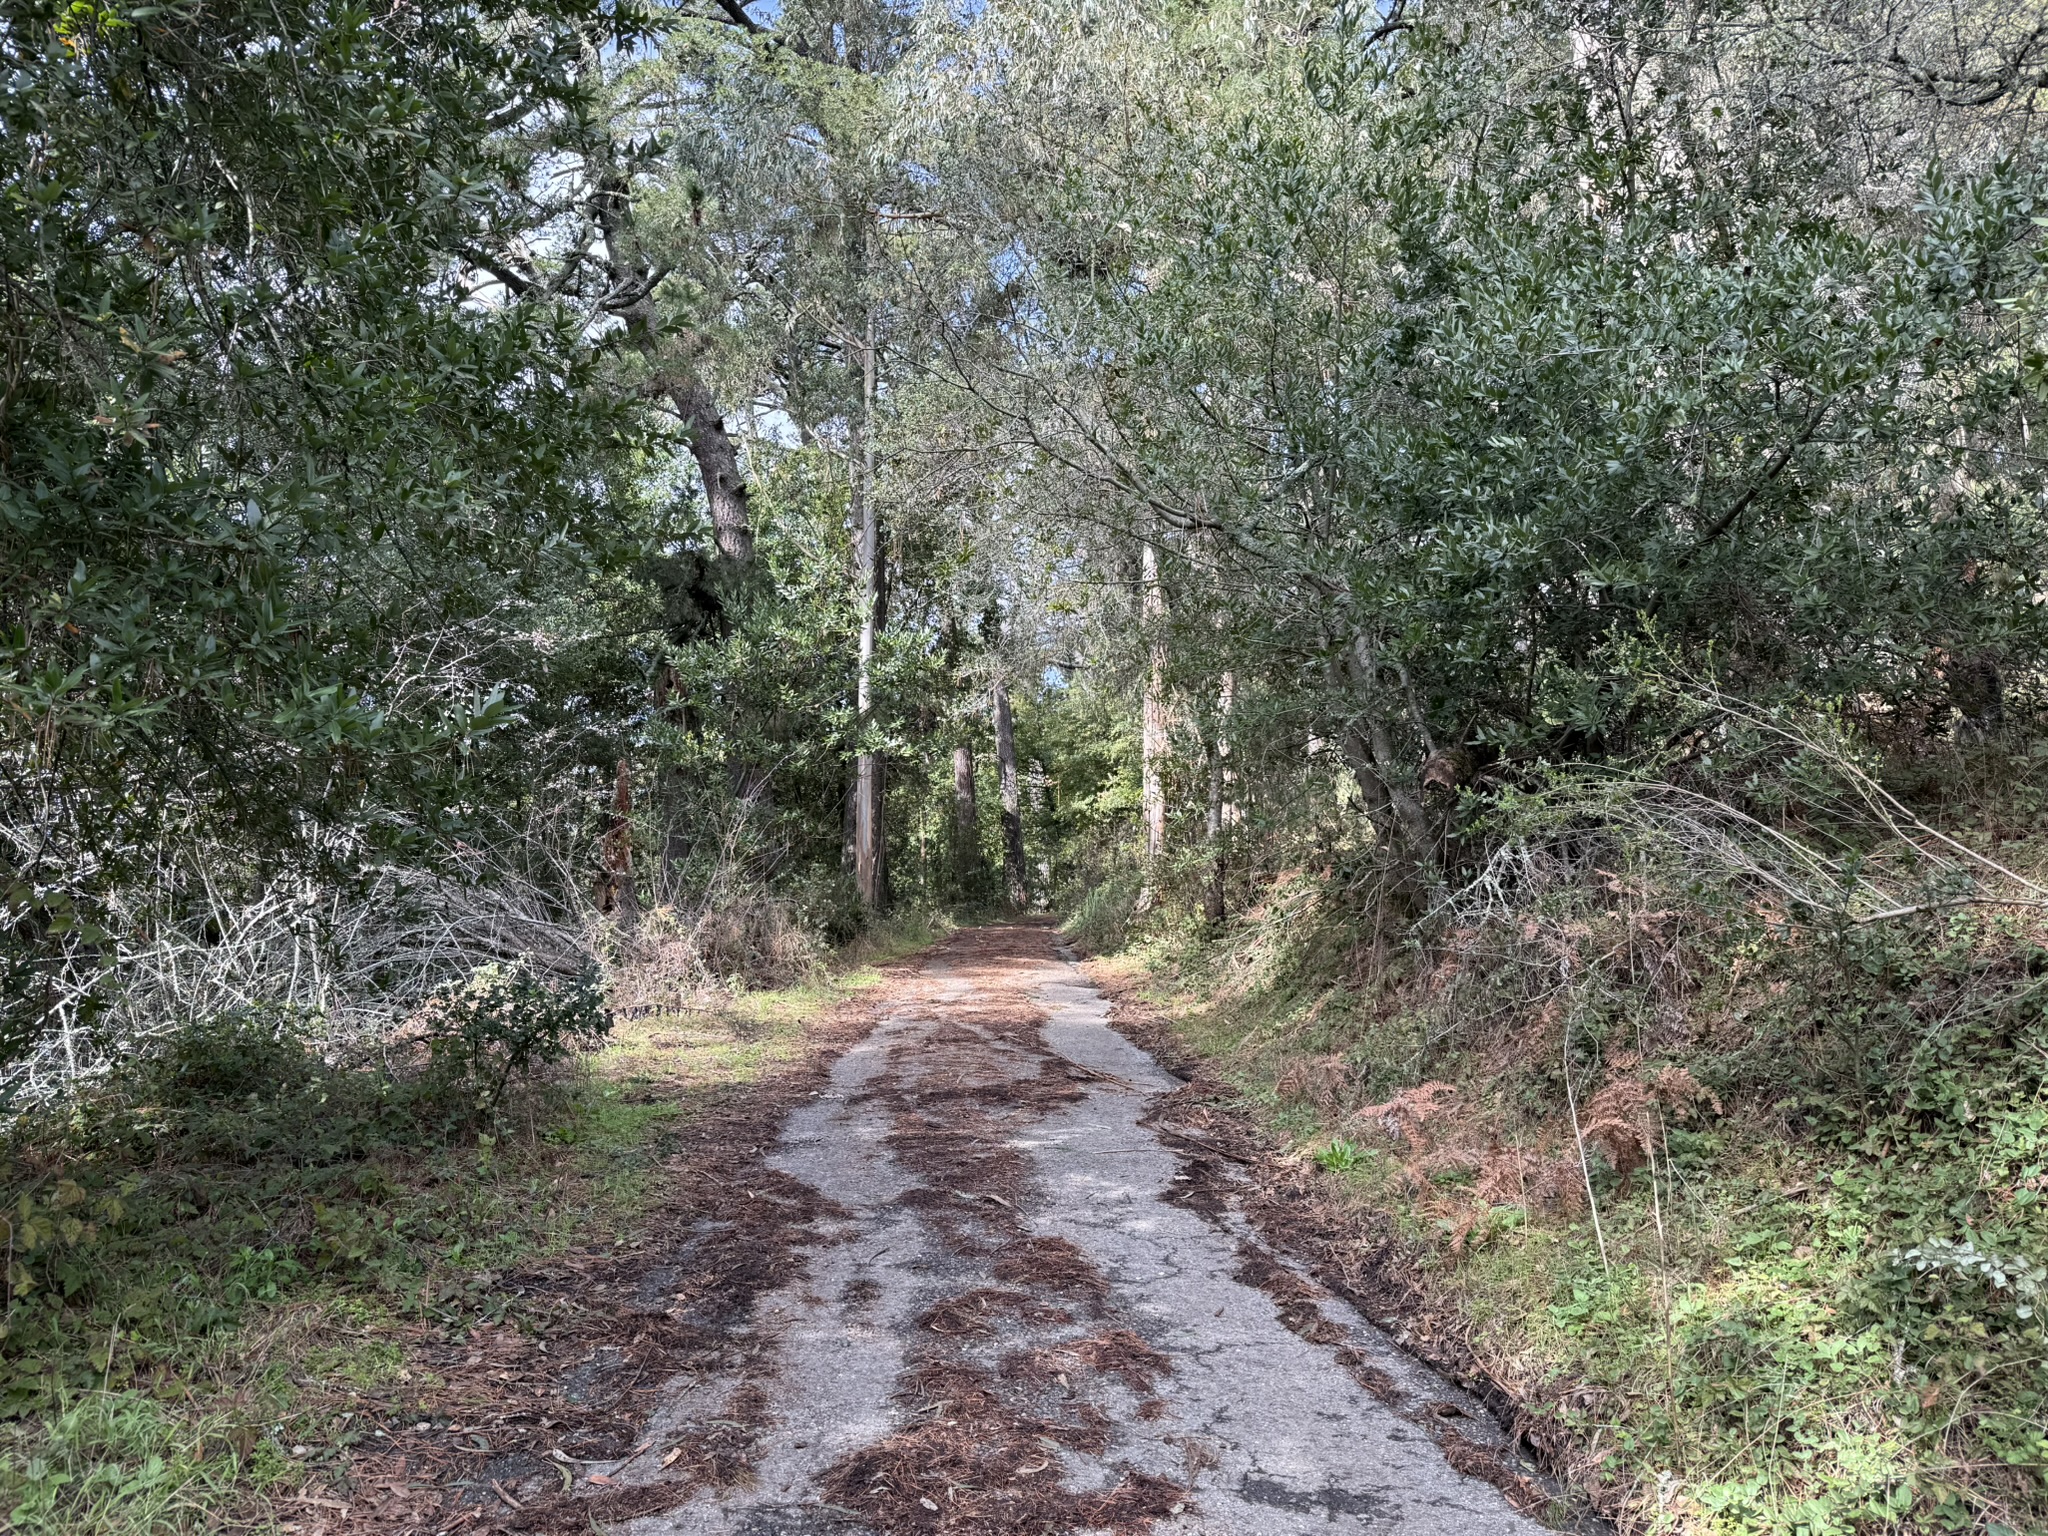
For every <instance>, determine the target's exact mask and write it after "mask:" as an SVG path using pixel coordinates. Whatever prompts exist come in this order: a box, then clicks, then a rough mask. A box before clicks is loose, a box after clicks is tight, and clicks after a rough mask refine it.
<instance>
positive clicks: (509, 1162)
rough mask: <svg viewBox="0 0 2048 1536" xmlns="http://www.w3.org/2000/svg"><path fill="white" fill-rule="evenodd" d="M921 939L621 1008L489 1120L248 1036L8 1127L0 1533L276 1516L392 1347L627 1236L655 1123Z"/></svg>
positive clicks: (652, 1151)
mask: <svg viewBox="0 0 2048 1536" xmlns="http://www.w3.org/2000/svg"><path fill="white" fill-rule="evenodd" d="M934 936H935V934H934V932H933V930H932V929H931V928H930V927H929V926H927V925H926V924H924V923H922V922H906V923H905V924H903V925H902V926H900V927H897V928H894V929H891V930H885V931H882V932H880V933H877V934H875V935H873V936H871V937H870V938H868V939H867V940H865V941H863V942H862V943H861V944H860V945H858V946H856V948H854V949H853V950H850V951H848V952H846V953H844V954H842V955H841V956H839V957H838V959H837V960H836V962H835V963H834V964H832V965H831V966H829V967H828V968H826V969H825V970H823V971H821V972H820V973H818V974H817V975H816V976H815V977H814V978H813V979H812V980H810V981H807V982H805V983H803V984H801V985H797V986H792V987H788V988H784V989H780V990H772V991H755V992H745V993H740V994H739V995H736V996H732V997H730V998H728V999H725V1000H722V1001H720V1002H719V1003H717V1004H716V1005H715V1006H710V1007H705V1006H698V1007H694V1008H691V1009H689V1010H687V1011H653V1012H646V1013H639V1014H637V1015H636V1016H634V1017H631V1018H626V1019H621V1020H619V1021H618V1022H617V1023H616V1024H615V1025H614V1027H613V1029H612V1031H611V1033H610V1036H609V1038H608V1039H606V1040H605V1041H604V1043H603V1044H602V1045H601V1047H600V1048H598V1049H596V1050H594V1051H592V1052H589V1053H587V1054H583V1055H581V1056H579V1057H577V1058H576V1059H575V1060H573V1061H572V1062H570V1063H568V1064H567V1065H566V1066H565V1067H563V1068H561V1069H558V1070H556V1071H554V1072H551V1073H547V1074H542V1075H540V1076H538V1077H537V1078H535V1079H534V1080H531V1081H526V1082H523V1083H518V1084H515V1085H514V1086H513V1088H512V1089H511V1090H510V1091H509V1092H508V1093H507V1094H506V1096H505V1098H504V1100H503V1103H502V1105H501V1106H500V1107H499V1108H497V1109H496V1110H495V1111H494V1112H493V1113H492V1114H491V1115H490V1116H489V1117H488V1120H487V1122H480V1121H478V1119H477V1118H476V1116H475V1114H474V1112H473V1109H474V1107H473V1104H472V1103H454V1104H451V1102H450V1096H449V1094H448V1093H447V1092H446V1091H436V1090H435V1086H434V1085H433V1084H431V1083H427V1082H422V1081H419V1080H412V1081H408V1080H406V1079H405V1078H404V1077H403V1076H402V1075H394V1074H392V1073H390V1072H388V1071H385V1070H380V1069H378V1068H375V1067H369V1066H365V1067H361V1068H358V1069H356V1070H352V1071H339V1070H334V1069H330V1068H327V1067H324V1066H323V1065H322V1064H321V1063H320V1061H319V1059H318V1058H317V1057H316V1056H314V1055H312V1054H311V1053H310V1052H309V1051H307V1050H306V1049H305V1048H304V1047H303V1046H301V1045H298V1044H296V1043H294V1042H293V1041H292V1040H291V1039H290V1038H289V1037H288V1036H287V1037H286V1038H285V1039H283V1040H282V1041H280V1040H278V1039H277V1038H275V1030H274V1028H264V1027H260V1026H257V1025H252V1024H246V1023H245V1024H243V1025H240V1026H222V1027H220V1028H218V1029H216V1030H213V1031H209V1032H203V1033H201V1034H198V1035H195V1036H193V1037H191V1038H189V1039H188V1040H187V1041H186V1042H185V1043H184V1044H183V1045H182V1046H181V1047H180V1048H179V1050H178V1051H177V1052H175V1053H174V1054H173V1055H171V1056H169V1057H168V1058H166V1059H164V1060H160V1061H155V1062H149V1063H142V1064H139V1065H138V1066H137V1067H136V1069H135V1070H134V1071H132V1072H130V1073H129V1074H127V1075H126V1076H124V1077H123V1078H122V1079H121V1080H120V1081H119V1082H117V1083H112V1084H108V1085H106V1086H105V1087H104V1088H103V1089H101V1090H100V1091H98V1092H96V1093H95V1094H94V1096H93V1097H92V1098H91V1099H89V1100H88V1101H86V1102H83V1103H81V1104H78V1105H75V1106H72V1107H70V1108H69V1109H68V1110H67V1111H66V1113H65V1114H64V1115H63V1116H61V1117H58V1118H50V1119H46V1120H42V1121H38V1122H31V1123H24V1124H21V1125H18V1126H16V1127H15V1128H14V1132H13V1135H12V1137H11V1139H10V1140H9V1141H8V1142H6V1143H5V1145H4V1156H5V1162H4V1163H0V1192H4V1197H5V1200H6V1206H5V1215H6V1217H7V1221H8V1241H9V1243H10V1250H9V1255H8V1258H9V1264H10V1284H9V1291H8V1296H7V1309H6V1321H5V1332H4V1334H0V1394H4V1395H0V1404H4V1410H5V1418H4V1419H0V1529H9V1528H11V1529H14V1530H18V1531H20V1532H22V1533H24V1536H58V1533H63V1536H141V1533H144V1532H148V1533H152V1536H157V1533H170V1532H179V1531H186V1530H194V1531H196V1530H202V1529H219V1528H221V1527H222V1526H223V1525H224V1526H226V1527H227V1528H231V1529H249V1530H258V1531H261V1530H269V1529H274V1528H275V1527H276V1525H277V1524H278V1522H279V1521H281V1520H286V1519H289V1518H290V1517H291V1514H292V1510H293V1506H292V1504H291V1500H292V1498H293V1497H294V1496H295V1495H296V1494H297V1492H298V1491H299V1490H300V1489H301V1488H304V1487H307V1486H308V1485H312V1486H316V1487H317V1486H318V1485H319V1483H320V1482H321V1481H322V1474H323V1472H324V1471H325V1470H326V1468H327V1467H329V1466H332V1465H334V1464H336V1463H338V1462H340V1461H341V1460H342V1459H344V1458H345V1457H346V1455H347V1453H348V1450H349V1447H350V1446H351V1445H352V1444H354V1443H355V1442H356V1440H358V1439H360V1438H361V1437H362V1436H364V1435H366V1434H369V1433H373V1430H372V1429H371V1428H370V1426H371V1425H372V1424H373V1423H374V1421H376V1420H377V1419H380V1418H385V1419H388V1418H390V1417H391V1416H393V1415H394V1414H397V1415H406V1414H409V1413H411V1412H412V1411H413V1410H414V1406H415V1405H416V1404H418V1403H420V1402H423V1401H425V1400H426V1399H427V1398H428V1397H429V1396H430V1395H431V1392H432V1390H433V1387H434V1385H435V1383H434V1382H433V1381H432V1379H431V1378H430V1377H427V1376H423V1375H422V1373H420V1372H418V1371H416V1370H414V1369H413V1368H412V1367H411V1366H409V1365H408V1363H407V1360H408V1344H409V1343H410V1342H413V1341H416V1340H421V1339H426V1338H429V1337H431V1336H433V1335H434V1334H435V1333H437V1332H446V1331H448V1330H449V1329H451V1328H460V1327H463V1326H465V1325H466V1324H467V1323H470V1322H474V1321H475V1320H477V1319H479V1318H490V1319H493V1320H506V1321H510V1322H512V1323H514V1324H518V1323H519V1322H520V1321H521V1318H520V1314H519V1304H518V1302H517V1301H516V1300H515V1299H514V1298H513V1297H512V1296H510V1295H508V1294H507V1292H506V1290H505V1289H504V1288H502V1287H501V1285H500V1281H501V1280H502V1279H503V1278H504V1277H505V1276H506V1275H508V1273H510V1272H513V1271H516V1270H518V1269H519V1268H521V1267H522V1266H528V1265H531V1264H533V1263H535V1262H538V1261H541V1260H544V1259H546V1258H547V1257H549V1256H550V1255H553V1254H557V1253H560V1252H562V1251H563V1250H565V1249H566V1248H568V1247H569V1246H571V1245H572V1244H573V1245H589V1244H592V1243H604V1242H609V1243H614V1244H622V1245H624V1244H631V1243H632V1242H633V1241H634V1233H635V1224H636V1217H637V1215H638V1213H639V1212H641V1211H642V1210H643V1209H644V1208H645V1207H646V1205H647V1203H648V1201H649V1199H650V1198H651V1196H652V1194H653V1193H654V1174H655V1171H656V1169H657V1168H658V1166H659V1164H660V1163H661V1161H662V1159H663V1157H664V1147H665V1142H666V1139H667V1137H668V1135H669V1133H671V1132H672V1131H673V1130H674V1129H675V1128H677V1127H678V1126H679V1125H681V1124H683V1123H685V1122H686V1120H687V1118H688V1117H689V1116H691V1115H692V1114H694V1113H695V1112H697V1111H698V1110H700V1109H701V1108H702V1107H704V1106H705V1105H707V1104H709V1103H711V1102H714V1101H715V1098H716V1096H717V1095H719V1094H721V1093H725V1092H730V1091H732V1090H734V1089H736V1088H743V1087H744V1086H745V1085H747V1084H749V1083H751V1082H754V1081H756V1080H758V1079H759V1078H761V1077H762V1076H763V1075H765V1074H768V1073H772V1072H773V1071H774V1070H775V1068H776V1067H777V1065H778V1064H780V1063H784V1062H788V1061H791V1060H794V1059H796V1058H798V1057H800V1056H801V1055H802V1054H803V1053H804V1051H805V1048H806V1040H807V1034H808V1026H809V1025H810V1024H811V1022H812V1021H814V1020H815V1019H817V1018H818V1017H819V1016H820V1015H821V1014H822V1013H823V1012H824V1010H826V1009H827V1008H829V1007H830V1006H831V1005H833V1004H834V1003H836V1002H838V1001H840V1000H841V999H843V998H846V997H848V996H850V995H852V994H853V993H855V992H858V991H860V990H862V989H864V988H865V987H867V986H869V985H871V984H873V983H874V981H875V980H876V979H877V977H878V974H879V973H878V970H877V967H878V966H879V965H880V964H882V963H885V962H886V961H888V960H890V959H893V958H896V957H898V956H900V955H902V954H906V953H909V952H910V951H912V950H914V949H916V948H918V947H920V946H921V945H923V944H925V943H927V942H929V941H930V940H931V939H932V938H933V937H934ZM443 1086H444V1088H445V1085H443Z"/></svg>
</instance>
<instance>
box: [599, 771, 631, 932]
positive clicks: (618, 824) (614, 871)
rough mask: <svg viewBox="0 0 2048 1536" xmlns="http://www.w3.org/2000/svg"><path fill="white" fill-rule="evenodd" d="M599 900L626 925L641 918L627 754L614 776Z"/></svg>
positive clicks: (629, 926) (604, 907) (605, 836)
mask: <svg viewBox="0 0 2048 1536" xmlns="http://www.w3.org/2000/svg"><path fill="white" fill-rule="evenodd" d="M597 904H598V907H599V908H600V909H601V910H603V911H607V912H610V913H611V914H612V915H613V916H614V917H616V918H617V919H618V922H619V925H620V926H621V927H623V928H631V927H634V926H635V925H636V924H638V923H639V921H640V893H639V892H638V891H637V890H636V889H635V888H634V884H633V765H632V763H631V761H630V760H629V759H626V758H623V757H622V758H620V759H619V771H618V774H617V775H616V777H614V778H613V780H612V818H611V824H610V825H609V826H608V827H606V829H605V834H604V879H603V883H602V885H601V887H600V890H599V894H598V903H597Z"/></svg>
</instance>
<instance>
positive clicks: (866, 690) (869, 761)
mask: <svg viewBox="0 0 2048 1536" xmlns="http://www.w3.org/2000/svg"><path fill="white" fill-rule="evenodd" d="M874 416H875V317H874V312H873V311H872V310H870V311H869V312H868V325H867V345H866V347H865V348H864V349H863V356H862V359H861V414H860V443H859V445H858V451H857V452H856V453H855V455H854V460H853V518H854V526H855V529H856V530H857V532H856V538H855V549H856V551H857V553H858V558H859V560H860V672H859V677H858V680H857V682H856V692H857V698H856V701H855V702H856V705H857V708H858V709H859V712H860V719H861V723H862V724H863V725H864V726H865V725H866V724H868V723H869V722H870V720H871V719H872V717H873V714H874V670H875V642H876V638H877V635H878V634H879V632H880V630H881V627H882V617H883V614H882V604H883V601H884V594H883V586H882V523H881V516H880V511H879V509H878V508H877V507H876V506H875V430H874V429H875V421H874ZM882 790H883V785H882V759H881V756H880V755H879V754H878V753H875V752H873V751H868V752H863V753H861V754H860V757H859V759H858V760H857V761H856V763H855V769H854V789H853V794H854V802H853V883H854V886H855V888H856V889H857V890H858V891H859V892H860V902H861V905H862V906H863V907H866V908H867V909H868V911H870V912H879V911H881V910H882V908H883V906H884V905H885V904H886V903H887V900H888V874H887V870H886V869H885V868H884V853H885V848H886V845H887V836H886V828H885V827H884V825H883V809H884V803H883V794H882Z"/></svg>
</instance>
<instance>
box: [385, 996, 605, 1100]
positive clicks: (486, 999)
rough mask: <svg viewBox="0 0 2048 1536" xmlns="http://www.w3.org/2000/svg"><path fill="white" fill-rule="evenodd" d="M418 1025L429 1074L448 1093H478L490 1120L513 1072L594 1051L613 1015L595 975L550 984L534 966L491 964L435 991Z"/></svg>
mask: <svg viewBox="0 0 2048 1536" xmlns="http://www.w3.org/2000/svg"><path fill="white" fill-rule="evenodd" d="M413 1023H414V1024H415V1025H416V1026H417V1028H418V1029H419V1031H420V1038H421V1039H422V1040H423V1041H425V1043H426V1047H427V1056H428V1066H427V1074H428V1077H429V1079H430V1080H431V1081H433V1082H435V1083H436V1084H437V1085H442V1091H444V1092H451V1093H462V1094H467V1095H473V1097H474V1103H475V1108H476V1114H477V1117H478V1119H479V1120H481V1121H483V1122H485V1123H488V1122H489V1121H490V1120H491V1118H492V1117H493V1116H494V1115H496V1113H497V1112H498V1109H499V1106H500V1105H501V1104H502V1103H503V1101H504V1097H505V1090H506V1088H507V1087H508V1086H509V1085H510V1084H511V1082H512V1081H513V1079H514V1078H515V1077H524V1076H527V1075H530V1074H532V1073H534V1072H536V1071H539V1070H540V1069H542V1068H545V1067H550V1066H554V1065H556V1064H557V1063H559V1062H563V1061H566V1060H568V1059H569V1058H570V1057H571V1056H573V1055H575V1054H576V1053H577V1052H579V1051H587V1050H591V1049H594V1048H595V1047H596V1046H598V1045H599V1044H601V1043H602V1042H603V1040H604V1038H605V1036H606V1035H608V1034H610V1033H611V1027H612V1016H611V1012H610V1010H609V1009H607V1008H606V1006H605V1002H604V994H603V992H602V991H600V990H599V988H598V986H597V985H596V982H595V980H594V978H592V977H590V976H587V975H586V976H584V977H581V978H579V979H578V980H577V981H575V982H573V983H571V984H569V985H567V986H562V985H550V984H549V983H547V982H546V981H544V980H542V979H541V978H540V977H538V976H536V975H535V974H534V972H533V968H532V966H531V965H530V964H528V963H525V962H520V963H518V964H514V965H511V966H498V965H491V966H485V967H484V968H482V969H481V970H479V971H478V972H477V973H476V974H475V975H474V976H472V977H471V978H470V979H469V980H468V981H467V982H464V983H462V984H461V985H460V986H454V987H447V988H443V989H442V990H441V991H439V992H437V993H435V994H433V995H432V996H430V997H429V998H428V999H427V1000H426V1001H425V1002H424V1003H423V1004H421V1005H420V1008H419V1010H418V1012H417V1013H415V1014H414V1016H413Z"/></svg>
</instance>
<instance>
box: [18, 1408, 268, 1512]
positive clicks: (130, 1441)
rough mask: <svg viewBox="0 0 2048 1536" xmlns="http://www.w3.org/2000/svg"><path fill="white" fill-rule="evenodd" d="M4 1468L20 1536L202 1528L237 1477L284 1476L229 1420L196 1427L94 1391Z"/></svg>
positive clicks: (263, 1446) (261, 1446) (261, 1445)
mask: <svg viewBox="0 0 2048 1536" xmlns="http://www.w3.org/2000/svg"><path fill="white" fill-rule="evenodd" d="M209 1442H210V1443H209ZM238 1446H239V1448H238ZM263 1452H267V1453H268V1454H267V1455H265V1454H260V1453H263ZM7 1465H8V1470H6V1471H0V1502H4V1503H5V1504H7V1505H10V1506H11V1509H10V1512H9V1515H8V1519H9V1520H10V1522H11V1524H10V1529H12V1530H15V1531H19V1532H21V1533H22V1536H73V1533H78V1536H141V1533H145V1532H147V1533H159V1532H164V1533H169V1532H182V1531H188V1530H189V1531H200V1530H205V1529H207V1528H208V1527H209V1525H210V1524H211V1520H212V1515H211V1513H210V1510H209V1505H210V1504H214V1503H215V1502H216V1501H218V1500H219V1499H221V1498H222V1496H224V1495H227V1494H228V1493H229V1492H230V1490H231V1489H233V1487H234V1485H235V1483H236V1481H237V1479H238V1478H239V1477H244V1476H247V1475H248V1474H249V1473H251V1472H265V1471H267V1473H268V1474H269V1475H268V1477H259V1478H258V1481H259V1482H265V1481H275V1480H277V1479H278V1478H280V1477H281V1476H283V1475H285V1474H286V1473H287V1472H288V1471H289V1469H290V1463H289V1462H288V1461H287V1460H286V1459H285V1458H284V1456H283V1455H282V1453H281V1452H280V1451H279V1450H278V1449H277V1447H276V1446H275V1445H273V1444H272V1443H270V1442H269V1441H267V1440H263V1441H259V1440H257V1439H256V1438H255V1436H254V1434H253V1432H252V1430H251V1427H250V1426H248V1425H246V1424H241V1425H237V1424H234V1423H233V1422H232V1420H231V1418H230V1417H229V1416H224V1415H216V1416H213V1417H212V1418H210V1419H208V1420H204V1421H202V1422H200V1423H198V1424H196V1425H195V1424H192V1423H189V1422H187V1421H185V1420H182V1419H180V1418H179V1417H178V1416H177V1415H176V1414H174V1413H173V1412H171V1411H170V1410H169V1409H167V1408H165V1407H164V1406H163V1405H161V1404H159V1403H156V1402H153V1401H151V1400H150V1399H149V1398H147V1397H142V1396H137V1395H132V1394H120V1395H114V1394H108V1393H100V1392H90V1393H85V1394H82V1395H81V1396H79V1397H78V1398H77V1399H76V1400H74V1401H71V1402H67V1403H64V1404H63V1405H61V1406H60V1407H59V1409H58V1410H57V1412H56V1413H55V1414H54V1415H53V1416H52V1417H51V1419H50V1422H49V1425H48V1430H47V1434H46V1435H45V1436H44V1437H43V1438H42V1439H41V1440H40V1442H39V1443H37V1444H36V1445H35V1446H34V1447H33V1449H32V1450H31V1451H30V1452H29V1454H28V1455H26V1456H25V1457H24V1458H22V1459H20V1460H19V1461H16V1460H14V1459H13V1458H11V1457H10V1458H8V1461H7Z"/></svg>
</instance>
